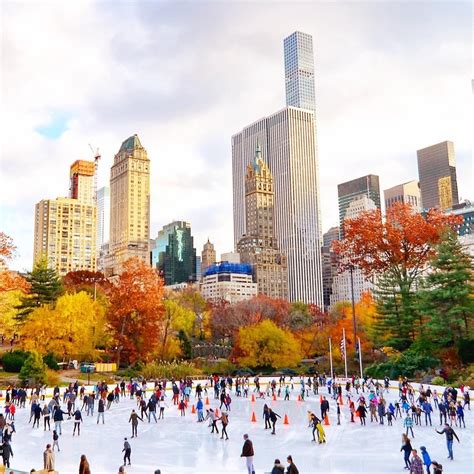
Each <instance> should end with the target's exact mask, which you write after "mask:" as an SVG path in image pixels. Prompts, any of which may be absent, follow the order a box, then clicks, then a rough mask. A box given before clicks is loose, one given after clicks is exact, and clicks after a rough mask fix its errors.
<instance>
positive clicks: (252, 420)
mask: <svg viewBox="0 0 474 474" xmlns="http://www.w3.org/2000/svg"><path fill="white" fill-rule="evenodd" d="M250 421H251V422H252V423H257V417H256V416H255V412H254V411H253V412H252V419H251V420H250Z"/></svg>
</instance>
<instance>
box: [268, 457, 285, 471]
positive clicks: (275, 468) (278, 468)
mask: <svg viewBox="0 0 474 474" xmlns="http://www.w3.org/2000/svg"><path fill="white" fill-rule="evenodd" d="M270 474H285V466H283V464H281V463H280V460H279V459H275V463H274V464H273V469H272V472H271V473H270Z"/></svg>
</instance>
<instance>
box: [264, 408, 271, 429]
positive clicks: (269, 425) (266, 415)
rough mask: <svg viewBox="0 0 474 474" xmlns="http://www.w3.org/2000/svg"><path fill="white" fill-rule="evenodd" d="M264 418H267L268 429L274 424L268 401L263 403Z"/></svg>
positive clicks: (266, 426) (266, 427)
mask: <svg viewBox="0 0 474 474" xmlns="http://www.w3.org/2000/svg"><path fill="white" fill-rule="evenodd" d="M263 419H264V420H265V429H266V430H268V429H269V428H271V427H272V425H271V423H270V412H269V410H268V405H267V404H266V403H265V405H263Z"/></svg>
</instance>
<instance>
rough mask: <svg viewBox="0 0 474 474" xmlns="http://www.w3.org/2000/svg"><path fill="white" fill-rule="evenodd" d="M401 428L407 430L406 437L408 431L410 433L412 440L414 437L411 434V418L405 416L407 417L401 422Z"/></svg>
mask: <svg viewBox="0 0 474 474" xmlns="http://www.w3.org/2000/svg"><path fill="white" fill-rule="evenodd" d="M403 426H404V427H405V428H406V429H407V432H406V435H407V436H408V431H411V435H412V437H413V438H414V437H415V435H414V433H413V418H412V417H411V416H410V415H407V417H406V418H405V420H404V421H403Z"/></svg>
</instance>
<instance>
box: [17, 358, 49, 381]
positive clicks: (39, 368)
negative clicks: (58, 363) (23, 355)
mask: <svg viewBox="0 0 474 474" xmlns="http://www.w3.org/2000/svg"><path fill="white" fill-rule="evenodd" d="M18 377H19V379H20V380H21V381H22V383H24V384H25V383H28V384H29V385H41V384H44V383H45V382H46V364H45V363H44V362H43V359H42V357H41V356H40V355H39V354H38V353H37V352H36V351H33V352H31V353H30V355H29V356H28V358H27V359H26V360H25V363H24V364H23V367H22V368H21V370H20V374H19V376H18Z"/></svg>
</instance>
